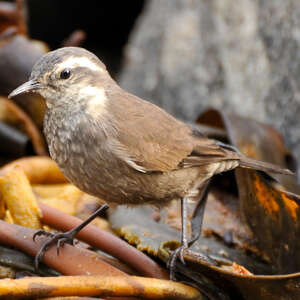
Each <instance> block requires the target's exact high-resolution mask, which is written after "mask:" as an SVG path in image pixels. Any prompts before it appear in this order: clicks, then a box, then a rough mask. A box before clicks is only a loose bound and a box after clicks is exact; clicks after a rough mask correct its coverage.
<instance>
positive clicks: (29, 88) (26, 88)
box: [8, 79, 42, 98]
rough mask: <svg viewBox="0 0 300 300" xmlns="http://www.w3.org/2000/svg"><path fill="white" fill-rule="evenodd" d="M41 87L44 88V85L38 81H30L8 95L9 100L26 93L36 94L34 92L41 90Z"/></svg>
mask: <svg viewBox="0 0 300 300" xmlns="http://www.w3.org/2000/svg"><path fill="white" fill-rule="evenodd" d="M41 87H42V85H41V84H40V83H39V82H38V81H36V80H34V79H33V80H29V81H27V82H25V83H23V84H22V85H20V86H19V87H17V88H16V89H15V90H13V91H12V92H11V93H10V94H9V95H8V98H12V97H15V96H17V95H20V94H24V93H29V92H34V91H36V90H38V89H40V88H41Z"/></svg>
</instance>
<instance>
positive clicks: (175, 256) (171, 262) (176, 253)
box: [167, 245, 188, 280]
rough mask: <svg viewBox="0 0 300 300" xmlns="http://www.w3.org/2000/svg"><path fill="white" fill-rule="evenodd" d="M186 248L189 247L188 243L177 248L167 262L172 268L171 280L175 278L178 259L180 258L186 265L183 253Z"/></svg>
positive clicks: (168, 266) (169, 267)
mask: <svg viewBox="0 0 300 300" xmlns="http://www.w3.org/2000/svg"><path fill="white" fill-rule="evenodd" d="M186 249H188V246H187V245H181V246H179V247H178V248H177V249H175V250H174V251H173V252H172V254H171V255H170V258H169V260H168V262H167V268H168V269H169V270H170V279H171V280H175V269H176V262H177V259H178V258H179V259H180V261H181V263H182V264H184V265H185V261H184V256H183V254H184V251H185V250H186Z"/></svg>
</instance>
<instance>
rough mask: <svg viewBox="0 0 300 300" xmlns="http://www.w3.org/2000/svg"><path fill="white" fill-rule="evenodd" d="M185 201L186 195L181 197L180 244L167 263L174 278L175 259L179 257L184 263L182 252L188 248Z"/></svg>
mask: <svg viewBox="0 0 300 300" xmlns="http://www.w3.org/2000/svg"><path fill="white" fill-rule="evenodd" d="M187 201H188V197H183V198H182V199H181V245H180V247H178V248H177V249H175V250H174V251H173V252H172V254H171V256H170V258H169V261H168V263H167V267H168V269H170V279H171V280H175V265H176V260H177V259H178V258H179V259H180V261H181V262H182V263H183V264H185V262H184V258H183V252H184V250H185V249H187V248H188V238H187Z"/></svg>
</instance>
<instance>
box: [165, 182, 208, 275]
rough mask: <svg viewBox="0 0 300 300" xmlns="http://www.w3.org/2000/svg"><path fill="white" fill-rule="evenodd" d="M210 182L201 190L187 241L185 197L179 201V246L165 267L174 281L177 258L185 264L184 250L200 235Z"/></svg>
mask: <svg viewBox="0 0 300 300" xmlns="http://www.w3.org/2000/svg"><path fill="white" fill-rule="evenodd" d="M209 184H210V180H208V181H206V182H205V183H204V185H203V188H202V189H201V194H200V196H199V201H198V204H197V207H196V209H195V211H194V214H193V219H192V239H191V240H190V241H188V239H187V200H188V198H187V197H184V198H182V199H181V226H182V229H181V246H180V247H178V248H177V249H176V250H174V251H173V253H172V254H171V256H170V258H169V261H168V264H167V267H168V268H169V269H170V279H171V280H174V279H175V267H176V261H177V258H178V257H179V259H180V261H181V262H182V263H183V264H185V262H184V257H183V254H184V250H185V249H188V248H189V247H190V246H192V245H193V244H194V243H195V242H196V241H197V240H198V239H199V237H200V235H201V228H202V223H203V215H204V210H205V204H206V200H207V195H208V190H209ZM204 259H205V260H206V261H208V262H210V259H208V258H206V257H204Z"/></svg>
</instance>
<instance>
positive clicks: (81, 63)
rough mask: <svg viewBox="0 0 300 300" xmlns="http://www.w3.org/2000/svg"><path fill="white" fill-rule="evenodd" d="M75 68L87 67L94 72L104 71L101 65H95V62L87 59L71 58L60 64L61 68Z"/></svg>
mask: <svg viewBox="0 0 300 300" xmlns="http://www.w3.org/2000/svg"><path fill="white" fill-rule="evenodd" d="M74 67H85V68H88V69H91V70H93V71H101V70H102V69H101V68H100V67H99V65H97V64H95V63H94V62H93V61H91V60H90V59H88V58H87V57H84V56H82V57H72V56H71V57H69V58H68V59H66V60H65V61H63V62H62V63H60V64H59V68H62V69H65V68H70V69H71V68H74Z"/></svg>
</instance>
